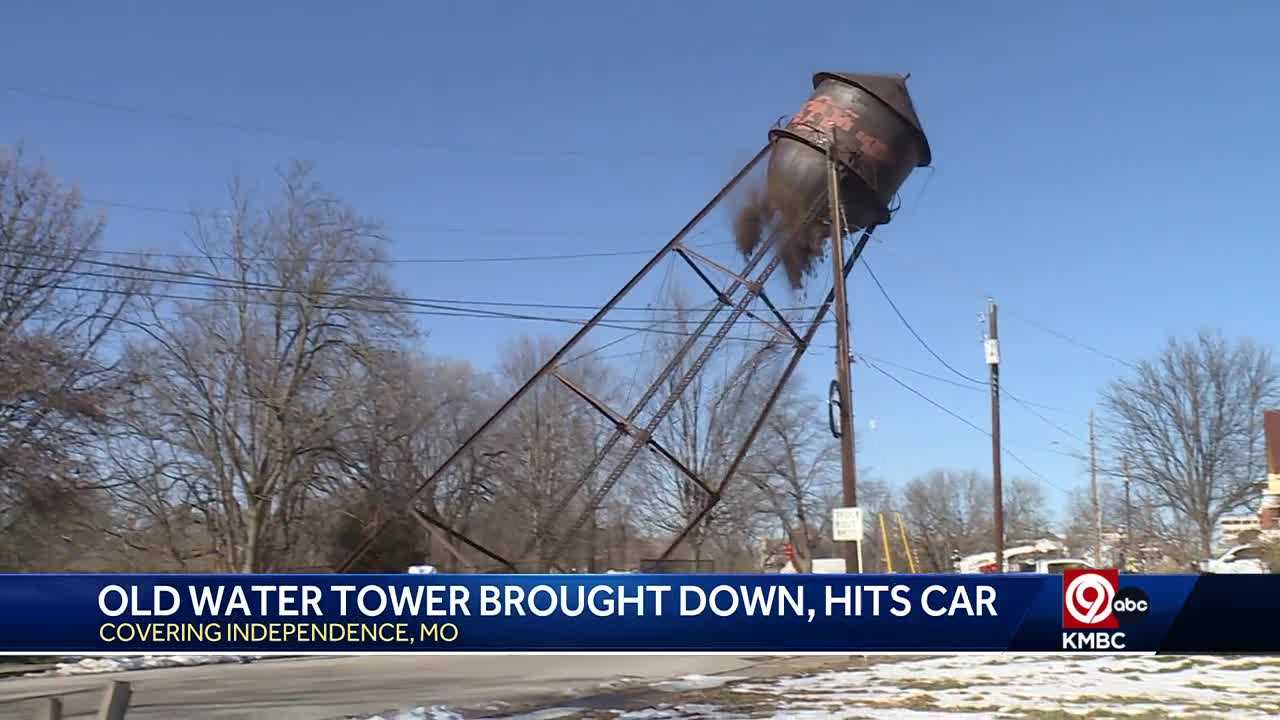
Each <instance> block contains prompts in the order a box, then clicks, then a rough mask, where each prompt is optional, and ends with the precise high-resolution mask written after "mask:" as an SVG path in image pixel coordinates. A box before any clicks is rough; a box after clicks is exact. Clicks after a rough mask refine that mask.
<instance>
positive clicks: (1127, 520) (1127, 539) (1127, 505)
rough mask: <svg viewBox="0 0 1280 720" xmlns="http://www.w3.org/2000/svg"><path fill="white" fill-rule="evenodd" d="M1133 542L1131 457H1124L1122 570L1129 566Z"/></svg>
mask: <svg viewBox="0 0 1280 720" xmlns="http://www.w3.org/2000/svg"><path fill="white" fill-rule="evenodd" d="M1132 542H1133V505H1132V503H1131V502H1130V500H1129V458H1125V459H1124V545H1122V546H1121V548H1120V570H1121V571H1124V570H1125V569H1126V568H1128V567H1129V552H1130V543H1132Z"/></svg>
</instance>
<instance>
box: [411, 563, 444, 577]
mask: <svg viewBox="0 0 1280 720" xmlns="http://www.w3.org/2000/svg"><path fill="white" fill-rule="evenodd" d="M438 572H440V571H439V570H437V569H436V566H435V565H410V566H409V574H410V575H435V574H436V573H438Z"/></svg>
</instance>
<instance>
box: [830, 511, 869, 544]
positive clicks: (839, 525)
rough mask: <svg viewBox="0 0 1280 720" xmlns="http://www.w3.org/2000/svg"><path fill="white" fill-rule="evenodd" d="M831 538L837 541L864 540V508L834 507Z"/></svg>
mask: <svg viewBox="0 0 1280 720" xmlns="http://www.w3.org/2000/svg"><path fill="white" fill-rule="evenodd" d="M831 539H832V540H835V541H836V542H862V508H858V507H838V508H834V509H833V510H832V511H831Z"/></svg>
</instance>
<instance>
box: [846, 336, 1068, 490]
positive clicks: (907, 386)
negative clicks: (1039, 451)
mask: <svg viewBox="0 0 1280 720" xmlns="http://www.w3.org/2000/svg"><path fill="white" fill-rule="evenodd" d="M860 357H861V359H862V360H863V362H865V363H866V364H867V365H869V366H871V369H873V370H875V371H876V372H878V373H880V374H881V375H884V376H885V377H886V378H888V379H889V380H891V381H892V382H894V383H895V384H897V385H899V386H900V387H902V388H903V389H905V390H907V391H908V392H910V393H912V394H913V395H915V396H916V397H918V398H920V399H921V400H924V401H925V402H927V403H929V404H930V405H932V406H934V407H935V408H937V409H939V410H941V411H942V412H944V413H946V414H947V415H949V416H951V417H952V418H953V419H955V420H957V421H959V422H961V423H963V424H965V425H967V426H968V427H970V428H972V429H974V430H976V431H978V432H980V433H982V434H983V435H986V436H987V437H991V431H989V430H987V429H985V428H983V427H981V426H979V425H977V424H975V423H974V422H972V421H971V420H969V419H968V418H966V417H964V416H963V415H961V414H959V413H957V412H955V411H954V410H952V409H951V408H949V407H947V406H946V405H943V404H942V403H940V402H938V401H937V400H934V399H933V398H931V397H929V396H928V395H926V394H924V393H923V392H921V391H920V390H917V389H916V388H915V387H912V386H911V385H910V384H908V383H907V382H905V381H904V380H902V379H900V378H898V377H897V376H895V375H894V374H893V373H890V372H889V371H888V370H885V369H884V368H882V367H880V366H879V365H877V364H876V363H875V362H873V361H871V360H869V359H867V358H866V357H865V356H860ZM1000 452H1001V453H1002V454H1004V455H1007V456H1008V457H1009V458H1010V459H1011V460H1013V461H1014V462H1016V463H1018V464H1019V465H1021V466H1022V467H1023V468H1024V469H1025V470H1026V471H1027V472H1029V473H1031V475H1032V476H1033V477H1035V478H1036V479H1037V480H1039V481H1041V482H1043V483H1045V484H1046V485H1049V486H1050V487H1053V488H1054V489H1055V490H1058V491H1059V492H1063V493H1068V492H1069V491H1067V490H1066V489H1065V488H1062V487H1060V486H1058V485H1057V484H1055V483H1052V482H1050V481H1049V480H1048V479H1047V478H1046V477H1045V476H1044V475H1043V474H1041V473H1040V472H1039V471H1037V470H1036V469H1035V468H1033V467H1031V465H1030V464H1028V463H1027V461H1025V460H1023V459H1022V458H1021V457H1020V456H1018V455H1017V454H1016V453H1015V452H1014V451H1012V450H1010V449H1009V448H1007V447H1001V448H1000Z"/></svg>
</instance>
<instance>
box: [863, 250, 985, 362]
mask: <svg viewBox="0 0 1280 720" xmlns="http://www.w3.org/2000/svg"><path fill="white" fill-rule="evenodd" d="M862 267H863V268H864V269H865V270H866V271H867V274H868V275H870V276H871V280H872V281H874V282H875V284H876V287H877V288H879V289H880V294H881V295H883V296H884V299H885V301H886V302H888V303H889V307H890V308H893V312H894V314H895V315H897V316H898V319H899V320H901V321H902V324H903V325H904V326H905V327H906V328H907V331H908V332H910V333H911V336H912V337H914V338H915V339H916V342H918V343H920V346H921V347H923V348H924V349H925V350H926V351H928V353H929V354H930V355H932V356H933V358H934V359H935V360H937V361H938V362H940V363H942V366H943V367H945V368H946V369H948V370H950V371H951V372H953V373H955V374H956V375H957V376H959V377H961V378H963V379H965V380H968V381H969V382H971V383H976V384H978V385H986V384H987V383H986V381H984V380H979V379H977V378H974V377H970V376H969V375H966V374H964V373H962V372H960V371H959V370H957V369H955V368H954V367H953V366H952V365H951V363H949V362H947V361H946V360H943V359H942V356H941V355H939V354H938V353H936V352H934V350H933V348H932V347H930V346H929V343H928V342H926V341H925V339H924V338H923V337H920V333H918V332H916V329H915V328H914V327H912V325H911V322H910V321H908V320H907V318H906V316H905V315H903V314H902V311H901V310H899V309H898V304H897V303H895V302H894V301H893V298H892V297H890V296H889V292H888V291H887V290H885V289H884V285H882V284H881V283H880V278H878V277H876V273H875V271H874V270H872V269H871V265H869V264H868V263H867V262H866V259H865V258H864V259H863V262H862Z"/></svg>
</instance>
